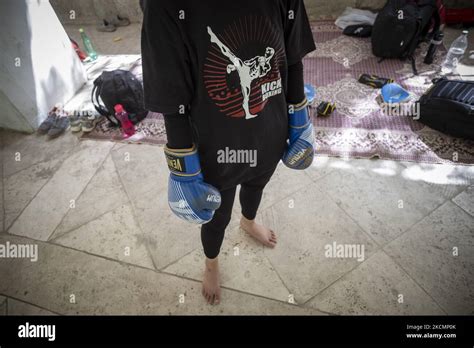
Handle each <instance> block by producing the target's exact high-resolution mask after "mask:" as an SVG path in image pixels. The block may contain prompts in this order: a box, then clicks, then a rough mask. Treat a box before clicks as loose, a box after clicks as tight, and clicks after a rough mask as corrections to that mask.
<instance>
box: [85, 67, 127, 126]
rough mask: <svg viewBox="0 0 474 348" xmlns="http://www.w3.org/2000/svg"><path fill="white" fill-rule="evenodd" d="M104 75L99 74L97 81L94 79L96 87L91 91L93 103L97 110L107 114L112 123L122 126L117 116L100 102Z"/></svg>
mask: <svg viewBox="0 0 474 348" xmlns="http://www.w3.org/2000/svg"><path fill="white" fill-rule="evenodd" d="M102 84H103V80H102V76H99V77H98V78H97V79H96V80H95V81H94V87H93V88H92V93H91V100H92V104H93V105H94V108H95V109H96V110H97V112H98V113H99V114H101V115H102V116H105V117H106V118H107V120H109V122H110V123H111V124H112V126H114V127H118V126H120V124H119V122H118V121H117V120H116V119H115V117H111V116H110V112H109V111H108V110H107V109H106V108H105V107H104V106H102V104H101V103H100V93H101V92H102Z"/></svg>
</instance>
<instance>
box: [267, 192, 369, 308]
mask: <svg viewBox="0 0 474 348" xmlns="http://www.w3.org/2000/svg"><path fill="white" fill-rule="evenodd" d="M291 207H292V208H291ZM262 220H263V222H264V223H265V225H267V226H268V227H269V228H271V229H272V230H273V231H275V233H276V234H277V236H278V245H277V247H276V248H275V249H273V250H272V249H265V251H264V252H265V255H266V256H267V257H268V259H269V260H270V262H271V263H272V265H273V267H274V268H275V269H276V271H277V272H278V274H279V275H280V277H281V278H282V279H283V281H284V283H285V285H286V286H287V287H288V289H289V290H290V292H291V294H293V295H294V297H295V300H296V302H297V303H304V302H305V301H307V300H308V299H310V298H311V297H312V296H314V295H316V294H317V293H318V292H320V291H321V290H323V289H324V288H325V287H326V286H328V285H329V284H331V283H332V282H334V281H335V280H336V279H338V278H339V277H341V276H343V275H344V274H346V273H347V272H349V271H350V270H351V269H353V268H354V267H356V266H357V265H358V264H359V262H360V261H357V258H356V257H354V258H350V257H346V258H337V257H334V258H329V257H326V252H327V250H328V249H329V247H332V246H333V245H334V243H336V245H354V246H355V247H356V248H360V249H359V250H361V251H362V248H363V250H364V254H363V255H360V256H364V258H367V257H369V256H370V255H371V254H372V253H373V252H374V250H375V248H376V245H375V243H374V242H373V241H371V240H370V238H369V237H368V236H367V235H366V234H365V233H364V232H363V231H362V230H361V229H360V228H359V227H358V226H357V225H356V224H355V223H354V222H353V221H352V220H351V219H350V218H349V217H347V215H346V214H345V213H344V212H343V211H342V210H341V209H340V208H339V207H338V206H337V205H336V204H335V203H334V202H332V201H331V199H329V198H328V197H326V196H325V195H324V194H323V193H322V192H321V191H320V190H319V189H318V188H317V183H314V184H312V185H311V186H309V187H307V188H305V189H303V190H301V191H299V192H298V193H297V194H296V195H295V196H294V198H293V201H292V202H288V201H287V200H286V199H285V200H282V201H281V202H279V203H277V204H275V205H274V206H273V207H272V208H271V209H267V210H266V211H264V212H263V216H262ZM354 256H355V255H354ZM364 258H360V260H363V259H364Z"/></svg>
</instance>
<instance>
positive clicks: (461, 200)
mask: <svg viewBox="0 0 474 348" xmlns="http://www.w3.org/2000/svg"><path fill="white" fill-rule="evenodd" d="M453 202H454V203H456V204H457V205H458V206H459V207H461V208H463V209H464V210H465V211H466V212H468V213H469V214H471V215H472V216H474V186H470V187H468V188H467V189H466V191H464V192H462V193H460V194H459V195H458V196H456V197H455V198H454V199H453Z"/></svg>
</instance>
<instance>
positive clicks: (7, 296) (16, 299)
mask: <svg viewBox="0 0 474 348" xmlns="http://www.w3.org/2000/svg"><path fill="white" fill-rule="evenodd" d="M0 295H2V296H5V297H6V300H5V303H6V304H7V305H6V316H9V313H8V307H9V305H8V303H7V302H8V300H9V299H11V300H15V301H18V302H22V303H26V304H27V305H30V306H33V307H36V308H39V309H41V310H44V311H47V312H51V313H53V314H56V315H62V314H60V313H58V312H55V311H52V310H50V309H48V308H45V307H42V306H38V305H37V304H34V303H31V302H28V301H24V300H20V299H18V298H16V297H13V296H9V295H5V294H0ZM29 316H35V315H33V314H28V315H23V317H29Z"/></svg>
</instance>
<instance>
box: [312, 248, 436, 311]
mask: <svg viewBox="0 0 474 348" xmlns="http://www.w3.org/2000/svg"><path fill="white" fill-rule="evenodd" d="M307 305H308V306H310V307H314V308H317V309H319V310H322V311H325V312H329V313H334V314H339V315H443V314H444V312H443V311H442V310H441V308H439V306H438V305H437V304H436V303H435V302H434V301H433V299H431V298H430V297H429V296H428V295H427V294H426V292H425V291H423V289H421V288H420V287H419V286H418V285H417V284H416V283H415V282H414V281H413V280H412V279H411V278H410V277H409V276H408V275H407V274H406V273H405V272H404V271H403V270H402V269H401V268H400V267H399V266H397V264H396V263H395V262H393V261H392V260H391V259H390V257H388V256H387V255H386V254H385V253H384V252H383V251H378V252H377V253H376V254H375V255H373V256H372V257H371V258H369V259H368V260H367V261H366V262H364V263H362V264H361V265H360V266H359V267H357V268H356V269H355V270H353V271H352V272H350V273H348V274H346V275H345V276H344V277H343V278H341V279H340V280H338V281H337V282H335V283H334V284H332V285H331V286H330V287H328V288H327V289H325V290H324V291H322V292H321V293H319V294H318V295H317V296H316V297H315V298H314V299H312V300H311V301H310V302H309V303H308V304H307Z"/></svg>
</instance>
